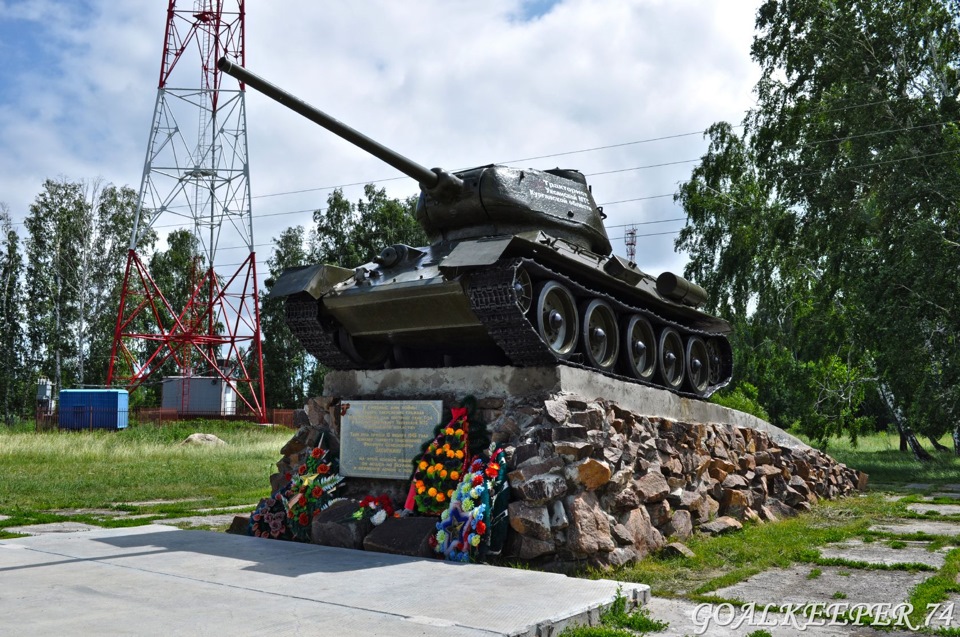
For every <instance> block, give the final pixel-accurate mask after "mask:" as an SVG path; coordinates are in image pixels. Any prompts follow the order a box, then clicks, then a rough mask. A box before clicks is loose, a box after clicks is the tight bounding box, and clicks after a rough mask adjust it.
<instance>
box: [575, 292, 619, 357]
mask: <svg viewBox="0 0 960 637" xmlns="http://www.w3.org/2000/svg"><path fill="white" fill-rule="evenodd" d="M580 340H581V350H582V351H583V355H584V357H585V358H586V361H587V364H588V365H590V366H591V367H595V368H596V369H600V370H603V371H610V370H612V369H613V367H614V365H616V364H617V354H618V353H619V351H620V341H619V335H618V334H617V315H616V314H615V313H614V311H613V308H612V307H610V304H609V303H607V302H606V301H601V300H600V299H593V300H592V301H588V302H586V303H584V304H583V305H581V306H580Z"/></svg>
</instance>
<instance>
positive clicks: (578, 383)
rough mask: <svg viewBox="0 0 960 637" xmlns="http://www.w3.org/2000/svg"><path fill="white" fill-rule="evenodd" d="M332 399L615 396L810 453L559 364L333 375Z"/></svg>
mask: <svg viewBox="0 0 960 637" xmlns="http://www.w3.org/2000/svg"><path fill="white" fill-rule="evenodd" d="M323 393H324V395H326V396H340V397H343V398H351V399H361V398H378V399H400V398H403V399H413V398H424V397H428V398H431V399H436V398H438V397H449V398H450V399H457V400H458V399H460V398H462V397H463V395H464V393H469V394H473V395H474V396H483V397H504V398H509V397H516V396H543V397H545V398H546V397H548V396H556V395H563V394H568V395H576V396H580V397H582V398H586V399H587V400H592V399H594V398H596V397H598V396H607V397H615V398H616V402H617V404H619V405H620V406H621V407H623V408H624V409H628V410H630V411H632V412H634V413H638V414H642V415H645V416H656V417H660V418H670V419H673V420H679V421H682V422H703V423H708V422H713V423H721V424H730V425H737V426H740V427H752V428H753V429H758V430H760V431H765V432H767V434H768V435H769V436H770V438H771V440H773V441H774V442H776V443H777V444H778V445H781V446H786V447H791V448H801V449H809V448H810V447H809V445H807V444H806V443H804V442H803V441H801V440H799V439H798V438H795V437H794V436H791V435H790V434H788V433H787V432H785V431H784V430H782V429H780V428H779V427H775V426H774V425H771V424H770V423H768V422H766V421H764V420H760V419H759V418H757V417H756V416H752V415H750V414H745V413H743V412H741V411H737V410H735V409H729V408H727V407H721V406H720V405H715V404H713V403H708V402H705V401H702V400H692V399H690V398H683V397H680V396H677V395H676V394H673V393H671V392H668V391H666V390H663V389H656V388H654V387H646V386H643V385H637V384H635V383H630V382H626V381H623V380H620V379H617V378H611V377H609V376H604V375H603V374H599V373H597V372H594V371H590V370H587V369H580V368H578V367H567V366H565V365H555V366H550V367H500V366H492V365H478V366H472V367H445V368H442V369H433V368H425V369H401V370H397V369H372V370H367V369H365V370H353V371H331V372H328V373H327V375H326V376H324V380H323Z"/></svg>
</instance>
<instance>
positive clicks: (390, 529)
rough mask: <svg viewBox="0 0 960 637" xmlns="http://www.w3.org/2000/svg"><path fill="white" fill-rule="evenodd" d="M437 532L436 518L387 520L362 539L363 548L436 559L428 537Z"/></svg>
mask: <svg viewBox="0 0 960 637" xmlns="http://www.w3.org/2000/svg"><path fill="white" fill-rule="evenodd" d="M436 532H437V518H433V517H411V518H387V519H386V520H384V522H383V524H381V525H380V526H375V527H373V530H372V531H370V533H368V534H367V536H366V537H364V538H363V548H364V550H367V551H376V552H378V553H392V554H394V555H409V556H410V557H436V555H437V553H436V552H435V551H434V550H433V549H432V548H430V537H431V536H432V535H434V534H436Z"/></svg>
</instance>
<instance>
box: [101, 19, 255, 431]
mask: <svg viewBox="0 0 960 637" xmlns="http://www.w3.org/2000/svg"><path fill="white" fill-rule="evenodd" d="M176 4H177V2H176V0H170V2H169V7H168V9H167V26H166V32H165V36H164V43H163V58H162V60H161V65H160V83H159V86H158V89H157V103H156V109H155V111H154V116H153V125H152V127H151V129H150V139H149V142H148V144H147V156H146V161H145V164H144V168H143V180H142V182H141V185H140V198H139V204H138V209H137V216H136V221H135V222H134V226H133V233H132V235H131V238H130V250H129V252H128V256H127V267H126V273H125V274H124V279H123V291H122V294H121V298H120V308H119V311H118V313H117V322H116V328H115V331H114V338H113V352H112V356H111V357H110V369H109V372H108V383H109V384H111V385H113V384H118V385H122V384H124V383H125V384H126V386H127V388H128V389H130V390H131V391H132V390H133V389H136V388H137V387H139V386H141V385H142V384H143V383H144V382H146V381H147V379H148V378H150V376H151V375H152V374H153V373H155V372H157V371H159V370H160V368H161V366H163V365H164V364H165V363H167V361H172V362H173V364H174V365H175V367H176V368H177V370H178V373H179V374H181V375H182V376H183V377H184V380H183V386H184V390H183V391H184V392H187V391H189V386H190V385H191V382H190V381H189V379H190V378H191V377H194V376H204V377H212V378H213V379H214V380H216V379H219V380H220V381H222V382H225V383H227V384H228V385H229V386H230V387H231V388H232V389H233V390H234V392H236V396H237V400H238V401H242V402H243V403H244V404H245V405H246V407H247V409H248V410H249V411H250V412H252V414H253V415H254V416H256V417H257V418H258V420H259V422H266V411H265V405H264V392H263V371H262V370H263V365H262V356H261V345H260V310H259V299H258V293H257V268H256V253H255V251H254V243H253V221H252V218H251V212H250V182H249V169H248V163H247V126H246V110H245V104H244V87H243V85H240V84H238V83H237V82H236V81H235V80H233V79H232V78H230V77H228V76H226V75H221V73H220V71H219V70H218V69H217V60H218V59H219V58H220V56H223V55H225V56H227V57H228V58H230V59H231V60H235V61H237V62H238V63H240V64H243V63H244V62H245V59H244V0H232V1H231V0H192V1H191V2H188V3H183V2H182V4H190V7H189V8H179V9H178V8H177V6H176ZM158 222H162V223H158ZM160 228H163V229H164V230H169V229H175V228H182V229H189V230H190V231H191V232H192V234H193V237H194V241H195V245H196V254H194V255H193V259H192V262H193V264H194V265H193V273H192V274H191V275H190V277H189V278H190V282H189V287H188V286H183V288H184V289H181V290H170V289H167V290H163V289H161V288H160V286H158V285H157V283H156V281H155V280H154V278H153V277H152V276H151V273H150V271H149V269H148V268H147V267H146V266H145V265H144V263H143V261H142V260H141V255H140V254H139V253H138V246H139V244H140V242H141V241H143V240H144V238H145V237H147V236H149V235H150V234H151V233H152V232H153V231H157V230H158V229H160ZM221 240H224V241H225V242H226V241H228V240H230V241H232V244H233V245H232V246H231V248H224V250H228V249H229V250H231V251H232V254H233V255H236V253H237V251H238V249H237V246H238V245H239V249H242V250H246V251H247V252H248V253H249V254H248V256H247V257H246V258H245V259H243V261H242V263H240V264H239V267H236V266H237V263H236V260H237V257H235V256H234V257H229V258H227V259H226V261H227V262H229V261H231V260H232V261H234V263H232V264H230V265H226V266H219V267H218V264H219V263H221V262H222V261H223V259H221V258H220V254H219V253H218V251H217V246H218V243H219V242H220V241H221ZM218 259H219V260H218ZM185 292H186V294H185ZM173 298H180V299H181V303H183V307H175V306H174V305H172V304H171V302H170V300H168V299H173ZM184 299H185V302H184ZM181 303H178V304H177V305H180V304H181ZM166 367H167V368H168V369H169V367H170V365H169V364H168V365H166ZM184 401H186V398H184Z"/></svg>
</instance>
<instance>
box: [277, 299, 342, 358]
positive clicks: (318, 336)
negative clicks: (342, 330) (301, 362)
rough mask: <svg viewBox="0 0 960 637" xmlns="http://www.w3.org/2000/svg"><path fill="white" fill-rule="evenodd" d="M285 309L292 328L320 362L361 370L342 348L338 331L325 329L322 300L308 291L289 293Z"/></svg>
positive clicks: (289, 325)
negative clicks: (338, 341)
mask: <svg viewBox="0 0 960 637" xmlns="http://www.w3.org/2000/svg"><path fill="white" fill-rule="evenodd" d="M284 311H285V314H286V320H287V326H288V327H289V328H290V331H291V332H292V333H293V335H294V336H296V337H297V339H298V340H299V341H300V342H301V343H302V344H303V348H304V349H305V350H307V353H308V354H310V355H312V356H313V357H314V358H316V359H317V361H318V362H319V363H320V364H321V365H323V366H325V367H329V368H330V369H360V367H361V366H360V365H358V364H357V363H354V362H353V359H351V358H350V357H349V356H347V355H346V354H344V353H343V352H341V351H340V347H339V346H338V345H337V335H336V332H334V331H332V330H327V329H325V328H324V326H323V324H322V323H321V322H320V315H319V312H320V303H319V302H318V301H317V300H316V299H314V298H313V297H312V296H310V295H309V294H296V295H294V296H288V297H287V302H286V306H285V308H284Z"/></svg>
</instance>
